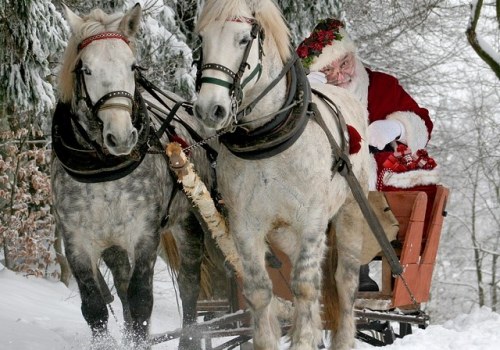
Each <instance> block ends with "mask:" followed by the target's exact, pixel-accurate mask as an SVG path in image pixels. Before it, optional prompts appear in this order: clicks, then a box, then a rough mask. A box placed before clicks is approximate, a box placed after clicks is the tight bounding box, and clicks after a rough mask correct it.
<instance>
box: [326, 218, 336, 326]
mask: <svg viewBox="0 0 500 350" xmlns="http://www.w3.org/2000/svg"><path fill="white" fill-rule="evenodd" d="M323 264H324V265H323V291H322V292H323V322H324V324H325V328H327V329H330V330H332V331H333V332H335V331H337V329H338V326H339V323H340V322H339V318H340V305H339V294H338V290H337V283H336V280H335V272H336V271H337V264H338V254H337V238H336V233H335V228H334V227H333V225H332V224H330V225H329V227H328V233H327V254H326V259H325V260H324V262H323Z"/></svg>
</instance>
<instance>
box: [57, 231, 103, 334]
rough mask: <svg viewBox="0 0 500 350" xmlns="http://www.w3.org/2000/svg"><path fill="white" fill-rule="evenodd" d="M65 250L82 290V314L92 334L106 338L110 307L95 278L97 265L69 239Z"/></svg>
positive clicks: (79, 287)
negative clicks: (107, 305)
mask: <svg viewBox="0 0 500 350" xmlns="http://www.w3.org/2000/svg"><path fill="white" fill-rule="evenodd" d="M65 252H66V257H67V259H68V263H69V266H70V268H71V271H72V272H73V275H74V276H75V279H76V282H77V284H78V289H79V290H80V298H81V300H82V306H81V309H82V315H83V317H84V318H85V321H87V323H88V325H89V326H90V329H91V330H92V336H93V337H94V338H105V337H107V334H108V329H107V324H108V309H107V308H106V302H105V301H104V298H103V297H102V295H101V290H100V288H99V284H98V282H97V279H96V278H95V274H94V268H96V265H95V264H94V263H92V261H91V258H90V256H89V255H87V254H85V253H82V252H81V251H80V252H79V253H77V252H76V251H75V250H74V247H73V245H72V244H71V243H70V242H68V241H66V245H65Z"/></svg>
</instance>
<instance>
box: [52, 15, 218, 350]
mask: <svg viewBox="0 0 500 350" xmlns="http://www.w3.org/2000/svg"><path fill="white" fill-rule="evenodd" d="M65 14H66V18H67V20H68V22H69V25H70V27H71V31H72V36H71V38H70V40H69V42H68V46H67V48H66V52H65V57H64V61H63V66H62V69H61V73H60V86H59V87H60V95H61V98H60V101H59V104H58V106H57V109H56V112H55V114H54V118H53V129H52V137H53V146H54V150H55V157H54V158H53V162H52V169H51V181H52V192H53V202H54V213H55V218H56V230H58V231H59V232H60V233H61V234H62V237H63V239H64V245H65V252H66V256H67V259H68V262H69V264H70V267H71V270H72V272H73V274H74V276H75V279H76V281H77V283H78V287H79V290H80V296H81V300H82V314H83V316H84V318H85V320H86V321H87V323H88V324H89V326H90V328H91V330H92V334H93V342H94V343H95V348H99V347H103V348H109V347H110V348H115V346H118V345H117V344H115V341H114V339H112V338H111V337H110V336H109V334H108V331H107V321H108V312H107V308H106V303H107V302H109V301H110V300H109V295H108V296H107V297H106V294H107V293H106V290H107V287H106V286H105V283H103V279H102V278H100V274H99V270H98V265H99V261H100V259H101V258H102V259H103V260H104V262H105V263H106V264H107V265H108V267H109V268H110V270H111V272H112V274H113V278H114V284H115V287H116V290H117V293H118V296H119V297H120V300H121V302H122V306H123V315H124V319H125V336H126V337H127V338H130V339H127V343H130V346H131V347H133V348H147V347H149V344H148V342H149V340H148V339H147V337H148V331H149V321H150V316H151V312H152V308H153V289H152V288H153V286H152V283H153V273H154V265H155V262H156V258H157V250H158V246H159V242H160V235H161V233H162V231H163V230H169V231H171V232H172V234H173V236H175V238H176V243H177V245H178V249H179V250H180V255H181V256H182V257H183V259H182V261H181V262H180V268H179V288H180V295H181V298H182V300H183V304H185V305H186V307H185V308H184V309H183V311H184V315H183V316H184V317H183V322H184V324H190V323H193V322H194V320H195V319H196V300H197V298H198V291H199V284H200V281H199V280H200V272H199V265H200V264H201V256H202V254H201V249H202V248H201V247H202V244H203V232H202V230H201V227H200V225H199V223H198V221H197V220H196V219H195V217H194V214H193V213H192V204H191V203H190V201H189V200H188V199H187V197H186V196H185V195H184V194H182V193H180V194H177V195H175V193H177V192H178V191H179V189H178V185H177V183H176V182H177V179H176V178H174V175H173V174H172V173H170V171H169V168H168V163H167V161H166V159H165V158H164V154H163V153H164V151H163V149H164V144H165V143H166V142H167V139H166V137H162V140H161V142H160V140H159V139H158V137H159V136H160V135H159V134H160V132H159V130H158V129H159V128H160V125H162V122H161V120H159V119H157V118H155V116H154V115H153V114H150V113H148V111H147V110H146V101H145V100H144V99H143V98H142V96H141V94H140V93H139V89H138V86H137V82H138V80H137V79H136V75H137V74H136V68H137V67H138V65H137V62H136V58H135V50H134V42H135V35H136V33H137V30H138V28H139V24H140V20H141V7H140V6H138V5H136V6H135V7H133V8H132V9H131V10H129V11H128V12H127V13H126V14H122V13H115V14H109V15H108V14H106V13H104V12H103V11H102V10H100V9H95V10H93V11H92V12H91V13H90V14H88V15H86V16H84V17H80V16H78V15H76V14H75V13H73V12H72V11H71V10H70V9H68V8H67V7H65ZM145 95H147V94H145ZM168 95H170V96H172V99H174V100H175V99H177V100H178V101H180V100H181V99H180V98H179V97H176V96H173V94H171V93H169V94H168ZM147 96H149V99H150V101H148V104H149V107H152V104H153V103H154V104H155V105H156V106H161V107H162V108H165V107H163V106H162V105H161V104H160V103H159V101H155V100H154V99H153V98H152V97H151V96H150V95H147ZM165 103H167V105H168V106H169V107H173V105H174V103H173V102H172V100H170V101H167V99H165ZM178 113H180V114H181V115H182V116H181V117H180V118H179V117H176V118H174V120H172V121H171V123H169V124H168V125H166V129H167V130H166V131H168V135H169V138H174V136H179V137H180V138H181V139H183V140H185V141H186V142H187V143H191V144H192V143H194V141H193V139H192V138H191V137H190V133H189V132H188V129H186V128H185V127H184V125H188V128H191V129H196V123H193V121H195V120H194V118H193V117H191V116H190V115H188V114H187V113H185V112H184V113H182V111H181V110H179V112H178ZM160 114H161V113H160ZM150 118H151V120H150ZM181 118H182V119H183V120H184V124H183V123H181V122H180V121H179V119H181ZM189 118H191V120H189ZM154 127H156V130H153V128H154ZM155 131H158V132H155ZM178 140H179V141H180V139H178ZM150 146H151V147H152V148H153V150H151V149H150ZM162 154H163V156H162ZM191 159H192V161H193V163H195V164H196V165H197V166H199V169H200V170H199V172H200V176H202V177H203V179H204V180H205V181H206V182H208V183H209V181H208V180H207V179H208V175H209V174H208V173H209V169H210V167H209V163H208V160H207V157H206V155H205V152H204V150H203V149H201V148H196V149H193V150H191ZM167 216H168V217H167ZM171 247H172V246H170V247H169V248H171ZM184 342H187V343H189V342H190V340H189V336H184V337H183V338H182V339H181V344H182V343H184ZM107 346H108V347H107ZM93 348H94V347H93Z"/></svg>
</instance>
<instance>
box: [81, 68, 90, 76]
mask: <svg viewBox="0 0 500 350" xmlns="http://www.w3.org/2000/svg"><path fill="white" fill-rule="evenodd" d="M82 72H83V74H85V75H92V71H91V70H90V69H89V68H88V67H82Z"/></svg>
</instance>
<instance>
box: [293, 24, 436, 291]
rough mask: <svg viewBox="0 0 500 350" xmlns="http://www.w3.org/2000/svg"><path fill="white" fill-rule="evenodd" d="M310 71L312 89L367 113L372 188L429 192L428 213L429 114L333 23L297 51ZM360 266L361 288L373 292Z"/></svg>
mask: <svg viewBox="0 0 500 350" xmlns="http://www.w3.org/2000/svg"><path fill="white" fill-rule="evenodd" d="M297 54H298V56H299V57H300V58H301V60H302V64H303V65H304V67H305V68H306V69H309V74H308V79H309V81H310V83H311V87H312V88H314V86H315V85H316V84H326V83H328V84H333V85H336V86H339V87H342V88H345V89H347V90H349V91H350V92H352V93H353V94H354V95H355V96H356V97H357V98H358V99H359V101H361V103H362V104H363V105H364V106H366V108H367V110H368V123H369V125H368V135H367V136H368V144H369V145H370V150H371V151H372V154H373V157H374V168H375V167H376V170H375V169H374V171H373V176H372V179H371V184H370V189H371V190H374V189H377V190H378V191H391V190H399V191H400V190H401V189H409V190H415V191H420V190H421V191H425V192H427V194H428V197H429V198H428V199H429V200H428V203H429V207H428V210H427V212H428V215H430V210H429V209H430V204H431V203H432V202H433V198H434V196H435V184H437V183H438V172H437V169H436V163H435V162H434V160H433V159H432V158H430V157H429V156H428V154H427V152H426V151H425V149H424V148H425V147H426V145H427V143H428V142H429V139H430V137H431V132H432V128H433V123H432V121H431V119H430V117H429V111H428V110H427V109H425V108H422V107H420V106H419V105H418V104H417V102H416V101H415V100H414V99H413V98H412V97H411V96H410V95H409V94H408V93H407V92H406V91H405V90H404V89H403V87H402V86H401V85H400V84H399V81H398V80H397V79H396V78H395V77H393V76H391V75H389V74H386V73H382V72H376V71H373V70H371V69H368V68H367V67H365V66H364V65H363V63H362V62H361V60H360V58H359V57H358V54H357V50H356V46H355V44H354V42H353V41H352V40H351V39H350V38H349V35H348V34H347V32H346V31H345V29H344V24H343V23H342V22H340V21H339V20H336V19H327V20H323V21H321V22H320V23H319V24H318V25H317V26H316V27H315V28H314V30H313V32H312V33H311V35H310V36H309V37H308V38H306V39H305V40H304V41H303V42H302V43H301V44H300V45H299V47H298V48H297ZM368 272H369V270H368V265H364V266H362V267H361V274H360V288H359V289H360V290H361V291H376V290H378V286H377V284H376V283H375V281H373V280H371V279H370V278H369V276H368Z"/></svg>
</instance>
